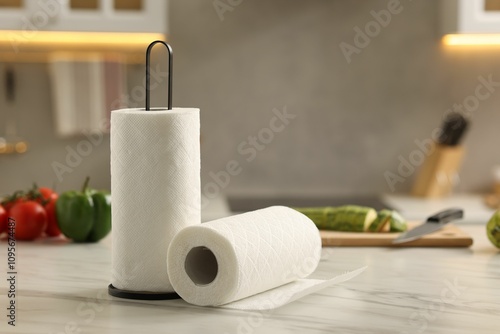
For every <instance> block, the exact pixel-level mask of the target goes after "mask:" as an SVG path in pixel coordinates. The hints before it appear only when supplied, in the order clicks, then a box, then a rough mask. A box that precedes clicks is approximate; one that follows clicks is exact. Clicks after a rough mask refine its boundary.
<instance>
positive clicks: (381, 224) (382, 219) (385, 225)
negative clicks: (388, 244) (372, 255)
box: [368, 210, 392, 232]
mask: <svg viewBox="0 0 500 334" xmlns="http://www.w3.org/2000/svg"><path fill="white" fill-rule="evenodd" d="M391 216H392V211H391V210H381V211H379V212H378V214H377V219H375V220H374V221H373V223H371V225H370V226H369V227H368V231H369V232H389V229H390V224H389V222H390V220H391Z"/></svg>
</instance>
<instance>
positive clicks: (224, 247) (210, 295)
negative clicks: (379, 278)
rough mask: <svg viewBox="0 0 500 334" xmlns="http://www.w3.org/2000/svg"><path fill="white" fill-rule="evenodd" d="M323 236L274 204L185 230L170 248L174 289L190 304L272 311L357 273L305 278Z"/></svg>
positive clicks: (317, 256) (310, 224)
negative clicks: (313, 278) (324, 278)
mask: <svg viewBox="0 0 500 334" xmlns="http://www.w3.org/2000/svg"><path fill="white" fill-rule="evenodd" d="M320 256H321V238H320V235H319V231H318V229H317V228H316V226H315V225H314V223H313V222H312V221H311V220H310V219H309V218H307V217H306V216H304V215H303V214H301V213H299V212H297V211H295V210H293V209H290V208H287V207H282V206H275V207H270V208H266V209H261V210H257V211H253V212H248V213H244V214H240V215H236V216H232V217H227V218H222V219H218V220H214V221H211V222H208V223H204V224H202V225H198V226H191V227H187V228H185V229H183V230H182V231H181V232H179V234H178V235H177V236H176V237H175V238H174V240H173V241H172V243H171V244H170V247H169V250H168V257H167V264H168V273H169V278H170V281H171V283H172V285H173V287H174V289H175V291H176V292H177V293H178V294H179V295H180V296H181V297H182V298H183V299H184V300H185V301H187V302H188V303H191V304H195V305H199V306H221V305H222V307H227V308H236V309H243V310H265V309H272V308H276V307H279V306H282V305H284V304H287V303H289V302H291V301H293V300H296V299H298V298H300V297H302V296H304V295H306V294H309V293H313V292H315V291H317V290H318V289H321V288H323V287H326V286H328V285H331V284H335V283H338V282H340V281H344V280H347V279H349V278H352V277H354V276H356V275H357V274H359V273H360V272H361V271H362V270H358V271H355V272H352V273H348V274H346V275H341V276H339V277H337V278H334V279H333V280H317V279H315V280H312V279H304V278H305V277H307V276H309V275H310V274H311V273H312V272H314V270H315V269H316V267H317V266H318V263H319V260H320Z"/></svg>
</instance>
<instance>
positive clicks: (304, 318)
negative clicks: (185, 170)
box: [0, 225, 500, 334]
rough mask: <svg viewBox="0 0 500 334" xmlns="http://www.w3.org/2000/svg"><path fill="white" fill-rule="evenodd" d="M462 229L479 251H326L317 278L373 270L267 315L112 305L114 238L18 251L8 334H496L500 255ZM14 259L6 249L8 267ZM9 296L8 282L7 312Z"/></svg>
mask: <svg viewBox="0 0 500 334" xmlns="http://www.w3.org/2000/svg"><path fill="white" fill-rule="evenodd" d="M461 227H462V228H463V229H464V230H466V231H467V232H469V233H471V234H472V235H473V237H474V245H473V246H472V247H471V248H470V249H463V248H432V249H431V248H427V249H424V248H401V249H390V248H325V249H323V254H322V259H321V262H320V266H319V268H318V270H317V271H316V272H315V273H314V274H313V277H317V278H320V277H325V276H328V275H331V274H339V273H341V272H343V271H345V270H348V269H354V268H359V267H361V266H364V265H366V266H368V269H367V270H366V271H365V272H364V273H363V274H361V275H360V276H358V277H356V278H354V279H352V280H350V281H348V282H345V283H343V284H341V285H338V286H333V287H329V288H326V289H324V290H321V291H319V292H318V293H315V294H312V295H310V296H307V297H304V298H302V299H299V300H298V301H295V302H293V303H291V304H289V305H286V306H284V307H281V308H279V309H276V310H272V311H265V312H246V311H237V310H228V309H220V308H202V307H196V306H192V305H189V304H187V303H185V302H184V301H182V300H173V301H133V300H123V299H117V298H114V297H110V296H109V295H108V294H107V285H108V283H109V277H110V274H111V264H110V261H111V254H110V239H109V238H107V239H106V240H104V241H103V242H100V243H98V244H93V245H84V244H72V243H65V242H60V241H58V242H54V241H43V242H36V243H26V242H24V243H23V242H18V244H17V266H18V286H17V291H18V296H17V306H18V309H17V321H16V323H17V326H16V327H15V328H12V327H11V326H8V325H7V323H6V320H5V319H6V317H5V315H4V314H2V316H1V318H0V319H2V320H1V322H0V333H51V334H52V333H57V334H59V333H238V334H247V333H273V334H274V333H278V334H280V333H331V332H337V333H472V332H474V333H496V332H497V331H498V321H499V319H500V251H498V250H496V249H495V248H494V247H493V246H491V245H490V244H489V242H488V241H487V239H486V236H485V234H484V226H478V225H475V226H472V225H464V226H461ZM6 253H7V245H6V243H5V241H2V242H0V259H2V260H1V261H3V262H4V263H5V264H6V262H7V260H6ZM5 264H3V265H2V267H3V268H4V270H3V272H4V277H5V276H6V275H7V274H6V269H5V266H6V265H5ZM7 290H8V289H7V281H6V279H5V278H3V279H2V280H0V291H1V295H2V298H1V299H0V309H1V310H5V308H6V307H7V302H8V300H7V298H6V291H7ZM2 312H4V313H5V311H2Z"/></svg>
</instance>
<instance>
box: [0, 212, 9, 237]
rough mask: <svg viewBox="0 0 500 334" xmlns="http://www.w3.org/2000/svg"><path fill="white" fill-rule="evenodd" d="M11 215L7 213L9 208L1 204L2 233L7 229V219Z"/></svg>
mask: <svg viewBox="0 0 500 334" xmlns="http://www.w3.org/2000/svg"><path fill="white" fill-rule="evenodd" d="M8 218H9V215H8V214H7V210H5V208H4V207H3V206H1V205H0V234H1V233H3V232H4V231H7V220H8Z"/></svg>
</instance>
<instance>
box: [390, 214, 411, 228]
mask: <svg viewBox="0 0 500 334" xmlns="http://www.w3.org/2000/svg"><path fill="white" fill-rule="evenodd" d="M389 225H390V228H389V231H390V232H405V231H406V230H407V229H408V224H407V223H406V220H405V219H404V218H403V216H401V215H400V214H399V212H397V211H392V216H391V220H390V222H389Z"/></svg>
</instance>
